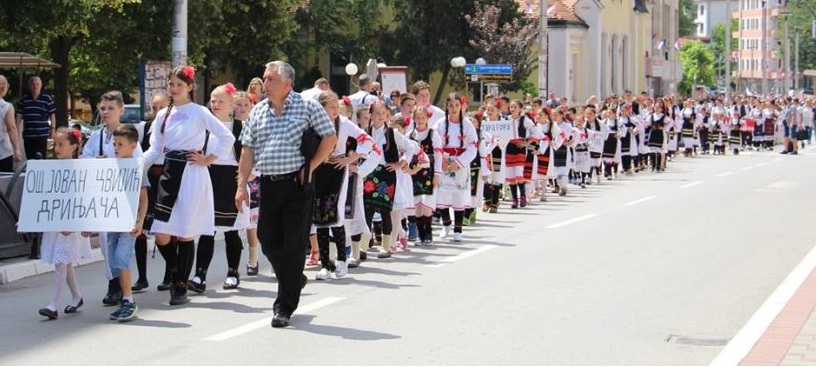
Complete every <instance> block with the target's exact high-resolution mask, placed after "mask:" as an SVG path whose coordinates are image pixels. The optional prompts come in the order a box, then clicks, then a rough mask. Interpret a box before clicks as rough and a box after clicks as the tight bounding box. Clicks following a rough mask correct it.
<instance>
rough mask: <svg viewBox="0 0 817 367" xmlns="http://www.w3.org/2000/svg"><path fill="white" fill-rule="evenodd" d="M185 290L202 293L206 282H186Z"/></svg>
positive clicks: (205, 287)
mask: <svg viewBox="0 0 817 367" xmlns="http://www.w3.org/2000/svg"><path fill="white" fill-rule="evenodd" d="M187 289H189V290H191V291H193V292H196V293H204V291H206V290H207V283H206V282H201V283H199V282H197V281H195V280H188V281H187Z"/></svg>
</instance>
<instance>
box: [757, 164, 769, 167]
mask: <svg viewBox="0 0 817 367" xmlns="http://www.w3.org/2000/svg"><path fill="white" fill-rule="evenodd" d="M767 164H768V163H758V164H757V166H758V167H763V166H765V165H767Z"/></svg>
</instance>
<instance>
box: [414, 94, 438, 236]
mask: <svg viewBox="0 0 817 367" xmlns="http://www.w3.org/2000/svg"><path fill="white" fill-rule="evenodd" d="M412 117H413V118H412V119H413V120H414V130H413V131H412V132H411V134H410V138H411V140H413V141H415V142H417V144H418V145H419V146H420V150H421V151H422V152H423V153H424V154H425V162H424V161H423V160H422V159H421V158H422V157H423V155H420V156H419V158H418V160H417V162H412V165H413V166H414V167H412V171H413V172H414V173H413V174H412V177H411V178H412V183H413V190H412V191H413V193H414V208H415V211H416V223H417V232H418V233H417V240H418V241H417V242H418V243H420V244H422V245H431V244H432V243H433V236H432V232H431V217H432V215H433V214H434V210H436V209H437V200H436V196H435V191H436V190H437V188H438V187H439V186H440V176H441V175H442V172H443V170H442V164H443V150H442V146H443V143H442V139H441V138H440V135H439V134H438V133H437V132H436V131H435V130H434V129H432V128H430V127H429V125H428V119H429V118H430V117H431V113H430V111H428V110H427V109H426V108H425V107H415V108H414V111H413V112H412Z"/></svg>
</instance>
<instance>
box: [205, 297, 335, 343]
mask: <svg viewBox="0 0 817 367" xmlns="http://www.w3.org/2000/svg"><path fill="white" fill-rule="evenodd" d="M344 299H345V298H343V297H327V298H324V299H322V300H320V301H317V302H313V303H310V304H308V305H306V306H302V307H299V308H298V309H297V310H295V314H296V315H300V314H304V313H307V312H311V311H315V310H317V309H319V308H322V307H326V306H329V305H331V304H333V303H337V302H340V301H342V300H344ZM270 319H271V318H270V317H267V318H264V319H262V320H258V321H253V322H251V323H249V324H244V325H241V326H239V327H237V328H235V329H231V330H227V331H225V332H223V333H219V334H216V335H213V336H210V337H207V338H204V340H211V341H224V340H227V339H230V338H234V337H236V336H239V335H242V334H246V333H249V332H250V331H253V330H256V329H260V328H263V327H270V326H269V325H270Z"/></svg>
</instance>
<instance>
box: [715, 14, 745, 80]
mask: <svg viewBox="0 0 817 367" xmlns="http://www.w3.org/2000/svg"><path fill="white" fill-rule="evenodd" d="M738 26H739V23H738V20H737V19H732V30H737V29H738ZM730 38H731V41H732V43H731V45H730V47H731V51H732V52H737V51H738V39H737V38H736V37H730ZM709 47H710V48H712V52H713V53H714V54H715V56H716V60H717V56H718V55H720V60H719V61H717V62H716V63H715V75H716V76H718V75H723V76H724V78H726V63H727V62H730V55H727V54H726V25H725V24H718V25H716V26H715V27H714V28H712V36H711V37H710V40H709ZM733 66H734V63H733ZM732 70H733V71H734V70H735V68H734V67H733V68H732ZM730 84H731V80H730Z"/></svg>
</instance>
